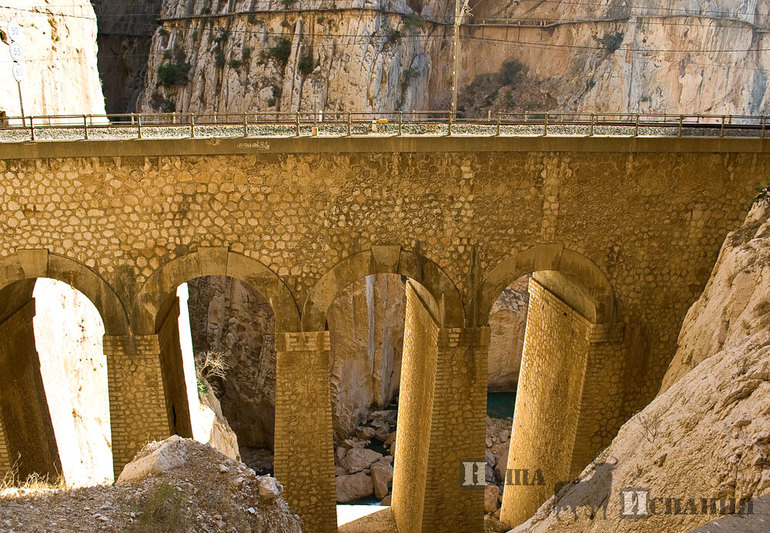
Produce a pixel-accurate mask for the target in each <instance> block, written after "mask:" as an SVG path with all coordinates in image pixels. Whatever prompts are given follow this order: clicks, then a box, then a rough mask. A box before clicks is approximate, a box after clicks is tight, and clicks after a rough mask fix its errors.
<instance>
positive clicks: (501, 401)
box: [487, 392, 516, 418]
mask: <svg viewBox="0 0 770 533" xmlns="http://www.w3.org/2000/svg"><path fill="white" fill-rule="evenodd" d="M515 403H516V393H515V392H490V393H487V415H488V416H490V417H492V418H509V417H512V416H513V406H514V404H515Z"/></svg>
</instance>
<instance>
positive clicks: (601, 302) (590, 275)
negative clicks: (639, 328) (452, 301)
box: [468, 243, 617, 327]
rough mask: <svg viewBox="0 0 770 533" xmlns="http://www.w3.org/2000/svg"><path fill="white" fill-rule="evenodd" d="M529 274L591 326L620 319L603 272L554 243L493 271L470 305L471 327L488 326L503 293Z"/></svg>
mask: <svg viewBox="0 0 770 533" xmlns="http://www.w3.org/2000/svg"><path fill="white" fill-rule="evenodd" d="M530 273H536V276H535V277H536V279H538V280H540V281H544V280H545V281H547V282H548V283H547V286H548V287H549V289H552V290H553V289H558V290H557V292H558V293H559V294H558V296H560V297H562V298H564V299H565V300H566V301H567V303H569V304H571V305H572V306H573V307H574V308H575V309H576V310H577V311H579V312H580V313H581V314H583V315H584V317H585V318H587V319H588V320H589V321H591V322H592V323H594V324H606V323H614V322H615V321H616V320H617V308H616V302H615V294H614V291H613V290H612V286H611V285H610V282H609V280H608V279H607V276H606V275H605V274H604V272H602V271H601V269H600V268H599V267H598V266H596V264H595V263H594V262H593V261H591V260H590V259H588V258H587V257H586V256H584V255H582V254H580V253H578V252H575V251H572V250H569V249H567V248H565V247H564V245H563V244H560V243H554V244H537V245H535V246H533V247H531V248H528V249H526V250H524V251H522V252H519V253H516V254H514V255H511V256H509V257H508V258H506V259H505V260H504V261H503V262H501V263H500V264H499V265H497V266H496V267H495V268H494V269H492V271H491V272H490V273H489V274H487V276H486V277H485V278H484V280H483V281H482V282H481V284H480V285H479V286H478V288H477V289H476V291H475V293H474V296H473V299H472V300H471V302H470V304H469V307H468V308H469V313H468V314H469V316H468V319H469V322H470V325H471V326H473V327H478V326H480V325H484V324H486V323H487V322H488V321H489V315H490V313H491V311H492V306H493V305H494V303H495V300H497V298H498V296H500V293H501V292H503V290H504V289H505V288H506V287H507V286H508V285H509V284H511V283H512V282H514V281H516V280H517V279H519V278H520V277H521V276H524V275H526V274H530ZM537 273H539V274H537Z"/></svg>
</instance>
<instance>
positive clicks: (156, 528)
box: [0, 437, 301, 533]
mask: <svg viewBox="0 0 770 533" xmlns="http://www.w3.org/2000/svg"><path fill="white" fill-rule="evenodd" d="M282 490H283V489H282V487H281V486H280V484H279V483H278V482H277V481H276V480H275V478H272V477H270V476H264V477H259V476H256V475H255V474H254V472H253V471H252V470H250V469H249V468H248V467H246V465H244V464H243V463H241V462H239V461H235V460H233V459H229V458H227V457H225V456H224V455H222V454H220V453H218V452H217V451H215V450H214V449H213V448H211V447H209V446H206V445H204V444H200V443H198V442H195V441H193V440H188V439H182V438H179V437H171V438H169V439H166V440H165V441H162V442H154V443H151V444H148V445H147V446H146V447H145V448H144V449H143V450H142V451H141V452H139V454H137V456H136V458H135V459H134V461H133V462H132V463H130V464H129V465H127V466H126V468H125V469H124V471H123V473H122V474H121V476H120V477H119V479H118V481H117V482H116V483H115V485H103V486H97V487H90V488H84V489H76V490H46V489H6V490H4V491H3V492H2V493H0V530H2V531H4V532H6V533H14V532H15V533H22V532H30V531H35V532H46V533H49V532H50V533H58V532H61V531H68V532H84V533H85V532H88V533H92V532H94V531H107V532H131V533H134V532H135V533H153V532H179V533H181V532H196V533H203V532H211V533H214V532H228V533H244V532H254V533H256V532H260V533H268V532H275V531H281V532H287V533H300V532H301V527H300V521H299V518H298V517H296V516H295V515H293V514H292V513H291V512H290V511H289V508H288V505H287V504H286V502H285V501H284V500H283V498H282V497H281V492H282Z"/></svg>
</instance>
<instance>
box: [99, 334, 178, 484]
mask: <svg viewBox="0 0 770 533" xmlns="http://www.w3.org/2000/svg"><path fill="white" fill-rule="evenodd" d="M103 342H104V354H105V355H106V356H107V379H108V384H109V394H110V425H111V429H112V457H113V465H114V471H115V478H116V479H117V477H118V475H120V472H121V471H122V470H123V467H124V466H125V465H126V464H127V463H129V462H130V461H131V460H132V459H133V458H134V455H136V453H137V452H138V451H139V450H140V449H141V448H142V446H144V444H146V443H147V442H149V441H152V440H159V439H165V438H167V437H168V436H169V435H170V434H171V433H170V431H169V422H168V415H167V411H166V405H165V399H164V393H163V381H162V374H161V364H160V357H161V351H160V342H159V336H158V335H135V336H130V335H126V336H108V335H105V336H104V341H103Z"/></svg>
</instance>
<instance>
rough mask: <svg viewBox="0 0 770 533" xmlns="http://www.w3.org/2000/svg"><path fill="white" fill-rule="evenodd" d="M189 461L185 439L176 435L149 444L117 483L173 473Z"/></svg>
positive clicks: (129, 464)
mask: <svg viewBox="0 0 770 533" xmlns="http://www.w3.org/2000/svg"><path fill="white" fill-rule="evenodd" d="M186 461H187V444H186V443H185V439H183V438H182V437H179V436H177V435H174V436H173V437H169V438H168V439H166V440H164V441H161V442H156V443H152V444H148V445H147V446H146V447H145V448H144V449H143V450H142V451H141V452H139V453H138V454H137V456H136V457H135V458H134V460H133V461H131V462H130V463H128V464H127V465H126V466H125V468H123V472H121V474H120V476H119V477H118V480H117V481H116V483H132V482H138V481H141V480H143V479H145V478H147V477H150V476H158V475H161V474H167V473H171V472H173V471H174V470H176V469H177V468H179V467H181V466H182V465H184V464H185V462H186Z"/></svg>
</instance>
